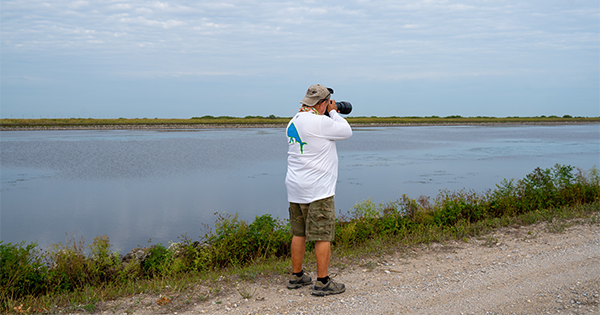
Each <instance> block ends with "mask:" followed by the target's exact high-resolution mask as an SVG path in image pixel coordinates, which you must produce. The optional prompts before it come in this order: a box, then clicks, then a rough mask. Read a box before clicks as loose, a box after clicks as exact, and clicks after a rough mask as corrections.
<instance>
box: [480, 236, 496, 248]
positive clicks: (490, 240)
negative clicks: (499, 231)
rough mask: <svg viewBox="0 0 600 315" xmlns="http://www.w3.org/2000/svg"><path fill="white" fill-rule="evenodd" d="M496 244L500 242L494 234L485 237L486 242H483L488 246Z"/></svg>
mask: <svg viewBox="0 0 600 315" xmlns="http://www.w3.org/2000/svg"><path fill="white" fill-rule="evenodd" d="M496 244H498V239H497V238H496V237H495V236H494V235H491V236H487V237H486V238H485V242H483V244H482V245H483V246H487V247H494V246H496Z"/></svg>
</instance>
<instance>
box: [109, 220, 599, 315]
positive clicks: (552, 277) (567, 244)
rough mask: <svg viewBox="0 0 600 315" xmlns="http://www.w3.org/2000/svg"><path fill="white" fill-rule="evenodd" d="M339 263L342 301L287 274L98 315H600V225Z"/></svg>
mask: <svg viewBox="0 0 600 315" xmlns="http://www.w3.org/2000/svg"><path fill="white" fill-rule="evenodd" d="M588 222H589V220H588ZM334 259H335V260H336V261H337V264H335V265H336V266H337V268H332V269H333V270H331V271H332V273H337V277H336V280H337V281H339V282H342V283H344V284H346V287H347V290H346V292H345V293H343V294H340V295H334V296H328V297H314V296H311V295H310V287H305V288H301V289H298V290H288V289H286V288H285V279H284V277H283V276H277V277H271V278H268V279H265V278H261V279H258V278H259V277H257V279H256V280H255V282H250V283H247V282H242V283H240V284H239V285H238V287H237V288H235V287H234V286H233V285H232V286H230V287H229V288H227V287H224V288H223V290H222V291H221V292H220V293H219V294H218V295H217V296H215V297H211V298H209V299H208V300H206V301H203V302H197V303H195V304H193V303H190V304H188V305H187V306H186V307H184V308H179V309H177V307H175V306H176V305H168V304H165V305H163V306H160V305H158V303H157V301H158V299H159V297H156V296H154V297H151V296H143V297H141V296H140V297H131V298H128V299H123V300H120V301H115V302H111V303H107V304H105V305H103V306H102V308H103V309H104V311H102V312H101V313H103V314H122V313H125V312H127V313H129V314H132V313H133V314H155V313H169V314H174V313H175V314H600V297H599V294H600V225H599V224H597V223H596V224H593V225H590V224H589V223H585V224H578V225H573V226H571V227H568V228H566V230H565V231H564V232H563V233H550V232H548V228H547V226H546V224H545V223H544V224H539V225H535V226H528V227H521V228H505V229H502V230H499V231H497V232H495V233H494V234H492V235H488V236H485V237H481V238H472V239H469V240H468V242H463V241H457V242H455V241H451V242H449V243H446V244H430V245H428V246H419V247H417V248H415V249H413V250H412V251H411V252H410V253H398V254H395V255H390V256H386V257H384V258H383V259H376V258H374V259H372V260H370V259H366V260H363V261H359V262H356V261H354V262H349V261H347V260H345V259H343V258H334ZM309 272H310V270H309ZM311 276H312V277H313V279H314V278H315V276H314V273H312V274H311ZM203 289H204V290H206V289H207V288H201V287H199V290H203ZM242 294H244V295H246V296H248V295H250V294H251V295H252V297H251V298H248V299H246V298H244V297H243V296H242ZM134 300H136V301H137V302H136V304H135V307H133V304H132V303H133V302H132V301H134ZM174 307H175V308H174Z"/></svg>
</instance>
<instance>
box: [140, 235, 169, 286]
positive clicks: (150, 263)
mask: <svg viewBox="0 0 600 315" xmlns="http://www.w3.org/2000/svg"><path fill="white" fill-rule="evenodd" d="M172 261H173V254H172V253H171V252H169V251H168V250H167V249H166V248H165V247H164V246H162V244H160V243H159V244H156V245H154V246H152V247H151V248H150V251H149V252H148V256H146V259H144V262H143V263H142V270H143V272H144V275H146V277H148V278H155V277H162V276H166V275H168V274H170V268H169V266H170V263H171V262H172Z"/></svg>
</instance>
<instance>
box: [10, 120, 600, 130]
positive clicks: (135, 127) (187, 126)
mask: <svg viewBox="0 0 600 315" xmlns="http://www.w3.org/2000/svg"><path fill="white" fill-rule="evenodd" d="M592 124H600V121H565V122H561V121H539V122H537V121H523V122H473V123H468V122H448V123H439V122H435V123H351V124H350V125H351V126H352V127H355V128H359V127H420V126H500V125H504V126H511V125H512V126H522V125H535V126H562V125H565V126H566V125H592ZM285 126H286V125H285V124H156V125H155V124H139V125H135V124H122V125H121V124H119V125H79V126H78V125H71V126H0V131H43V130H154V129H155V130H195V129H236V128H285Z"/></svg>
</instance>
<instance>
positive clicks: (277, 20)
mask: <svg viewBox="0 0 600 315" xmlns="http://www.w3.org/2000/svg"><path fill="white" fill-rule="evenodd" d="M0 17H1V23H2V38H1V39H0V40H1V47H0V48H1V49H2V56H1V58H2V69H3V73H2V78H3V80H6V79H7V78H14V77H15V76H28V77H32V78H35V77H41V78H43V77H57V76H59V75H60V76H65V77H68V76H71V77H72V78H74V79H73V80H77V78H79V77H89V76H91V77H101V78H103V79H105V80H107V81H110V80H113V79H115V80H120V79H123V78H126V79H140V78H149V79H158V78H194V77H197V78H206V77H227V76H232V77H242V78H260V79H270V80H276V81H277V79H276V78H286V80H309V79H310V78H327V79H332V80H342V81H348V82H349V81H355V82H356V81H369V82H386V83H390V84H393V83H394V82H398V81H402V82H406V81H410V80H452V79H453V78H454V79H456V80H462V78H467V77H469V78H470V77H477V76H479V77H482V76H486V77H487V76H489V77H498V78H507V80H509V79H510V78H511V77H512V78H513V79H514V80H523V76H528V77H532V78H533V77H535V76H543V77H542V78H540V80H541V81H544V78H547V77H556V78H557V79H556V80H554V82H563V83H562V84H563V85H570V86H571V85H573V84H575V83H574V82H579V83H578V84H586V86H593V85H594V84H595V83H594V82H597V81H598V80H597V79H596V78H597V73H598V71H599V70H598V68H599V63H600V62H599V61H598V54H599V51H600V48H599V42H598V34H599V32H598V27H597V26H598V19H599V8H598V6H597V3H596V2H594V1H585V0H581V1H568V2H566V1H549V2H548V1H526V2H523V1H516V0H489V1H474V0H464V1H460V2H459V1H452V0H443V1H441V0H440V1H435V0H422V1H415V0H410V1H409V0H401V1H389V0H371V1H362V0H361V1H328V2H326V3H322V2H316V1H308V0H307V1H303V0H299V1H270V0H266V1H257V0H245V1H241V0H230V1H215V0H208V1H196V2H193V1H192V2H188V1H185V2H184V1H141V0H126V1H113V0H109V1H100V0H87V1H62V0H57V1H52V2H49V1H48V2H44V1H36V0H30V1H20V0H4V1H3V3H2V11H0ZM36 65H37V66H36ZM73 65H77V66H73ZM565 73H568V74H569V75H568V76H565V75H564V74H565ZM292 77H293V79H288V78H292ZM589 78H592V81H594V80H595V81H594V82H592V81H590V79H589ZM569 80H570V81H569ZM303 82H304V81H303Z"/></svg>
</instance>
